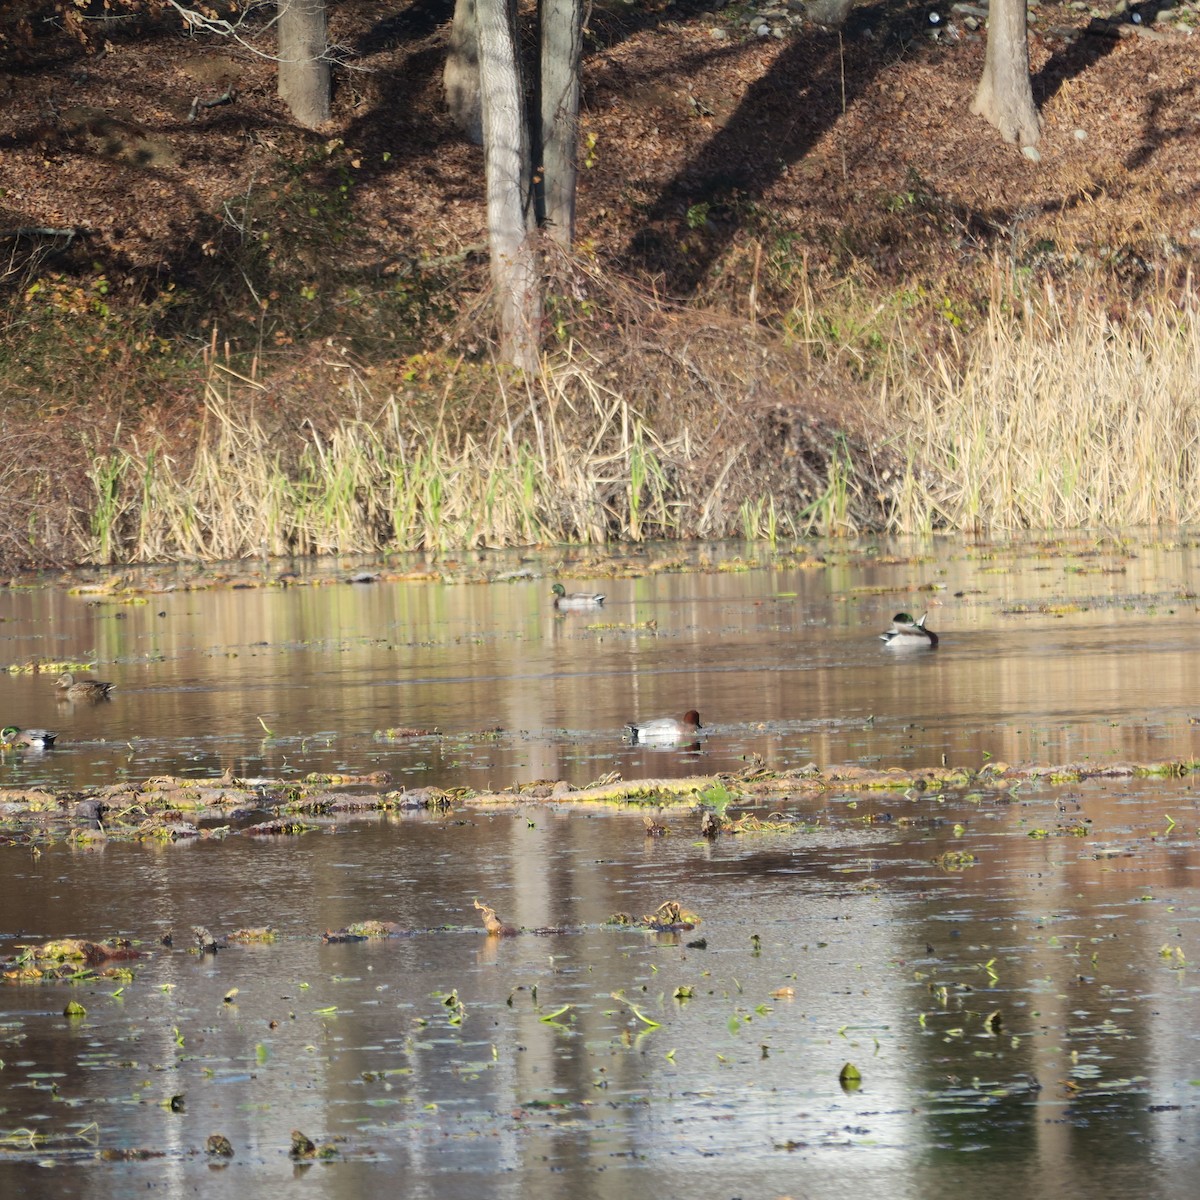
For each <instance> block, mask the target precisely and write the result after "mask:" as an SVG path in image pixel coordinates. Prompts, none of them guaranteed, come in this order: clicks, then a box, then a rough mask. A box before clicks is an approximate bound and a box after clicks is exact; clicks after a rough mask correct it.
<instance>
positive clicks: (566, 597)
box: [550, 583, 604, 612]
mask: <svg viewBox="0 0 1200 1200" xmlns="http://www.w3.org/2000/svg"><path fill="white" fill-rule="evenodd" d="M550 590H551V591H552V592H553V593H554V607H555V608H557V609H558V610H559V612H564V611H566V610H567V609H571V608H599V607H600V605H602V604H603V603H604V593H603V592H568V591H567V589H566V588H565V587H563V585H562V584H561V583H556V584H555V585H554V586H553V587H552V588H551V589H550Z"/></svg>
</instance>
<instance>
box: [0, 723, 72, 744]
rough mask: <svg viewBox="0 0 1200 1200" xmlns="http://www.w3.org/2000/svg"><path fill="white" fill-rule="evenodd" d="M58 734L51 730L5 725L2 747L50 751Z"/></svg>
mask: <svg viewBox="0 0 1200 1200" xmlns="http://www.w3.org/2000/svg"><path fill="white" fill-rule="evenodd" d="M56 737H58V734H57V733H51V732H50V730H49V729H18V728H17V726H16V725H5V727H4V728H3V729H0V745H3V746H33V747H34V748H35V749H38V750H49V749H50V747H51V746H53V745H54V739H55V738H56Z"/></svg>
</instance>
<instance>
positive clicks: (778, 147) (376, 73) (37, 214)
mask: <svg viewBox="0 0 1200 1200" xmlns="http://www.w3.org/2000/svg"><path fill="white" fill-rule="evenodd" d="M1198 7H1200V6H1197V5H1196V4H1185V5H1180V6H1177V7H1173V8H1170V9H1167V10H1165V11H1161V12H1160V11H1159V8H1160V6H1159V5H1140V6H1136V10H1135V9H1129V8H1126V7H1124V6H1123V7H1122V9H1121V10H1120V11H1116V10H1113V9H1110V8H1105V9H1091V8H1088V7H1087V6H1085V5H1082V4H1078V3H1077V4H1070V5H1058V4H1037V5H1034V6H1032V7H1031V9H1030V12H1031V38H1030V55H1031V66H1032V70H1033V73H1034V91H1035V97H1036V99H1037V102H1038V104H1039V106H1040V109H1041V112H1042V116H1043V121H1044V130H1043V138H1042V142H1041V146H1040V155H1041V157H1040V161H1037V162H1034V161H1031V160H1030V159H1029V158H1027V157H1025V156H1023V155H1022V154H1021V153H1020V152H1019V151H1018V150H1017V149H1016V148H1015V147H1013V146H1009V145H1006V144H1005V143H1004V142H1002V141H1001V140H1000V138H999V137H998V135H997V134H996V133H995V131H994V130H992V129H991V128H990V127H989V126H988V125H987V124H986V123H984V122H983V121H982V120H981V119H979V118H977V117H974V116H972V115H971V113H970V111H969V109H970V104H971V100H972V97H973V94H974V89H975V85H976V83H977V81H978V78H979V75H980V72H981V69H982V66H983V57H984V48H985V47H984V35H983V32H982V28H980V27H979V22H978V21H977V19H976V18H975V17H974V16H973V15H972V14H971V12H970V11H965V12H964V11H962V9H963V6H958V9H959V10H958V11H955V10H952V9H950V8H949V7H948V6H940V7H935V6H933V5H931V4H925V3H922V4H913V3H910V4H902V3H901V4H898V3H878V4H866V5H862V6H860V7H858V8H856V9H854V10H853V12H852V14H851V16H850V19H849V21H848V22H847V24H846V25H845V27H844V28H843V29H842V30H841V31H840V32H839V31H831V30H828V29H824V28H822V27H820V26H817V25H814V24H811V23H808V22H806V21H804V20H803V19H802V17H801V15H800V14H799V12H798V11H791V10H789V9H788V8H785V7H783V6H778V7H767V6H763V5H759V6H757V7H753V6H745V5H731V6H727V7H721V6H714V5H713V4H704V3H700V4H692V3H682V4H667V3H651V4H634V5H629V6H626V5H623V4H622V5H616V6H603V7H602V6H597V7H595V8H593V9H591V10H590V16H589V20H588V30H587V37H586V50H585V53H586V60H585V67H584V89H583V112H582V119H581V131H580V136H581V158H582V160H583V169H582V171H581V177H580V184H579V198H578V248H579V252H580V256H581V259H583V260H586V261H587V262H588V263H589V264H591V266H592V268H593V269H594V270H595V272H596V273H597V274H596V275H595V276H593V278H596V277H599V276H600V275H602V276H604V277H606V278H611V279H614V280H620V281H622V286H624V285H625V284H628V286H629V287H631V288H634V289H637V290H638V291H639V294H642V295H654V296H656V297H663V298H669V299H670V301H671V302H672V303H680V304H682V305H684V306H685V307H686V308H688V309H689V310H691V311H703V312H705V313H718V314H721V316H722V317H723V318H724V319H727V320H730V321H733V322H745V323H749V325H750V326H753V327H758V326H760V325H761V326H762V327H766V328H768V329H773V330H777V331H784V332H786V331H787V330H788V329H789V328H792V327H794V324H795V319H796V318H795V314H796V313H797V311H798V310H801V309H804V310H806V311H807V313H808V316H809V318H812V317H813V316H814V315H815V317H816V320H817V323H818V324H819V325H820V326H821V328H823V329H824V330H825V331H826V333H827V334H828V336H829V337H830V339H831V340H833V341H835V342H838V343H839V344H842V345H844V346H845V347H846V348H847V353H846V354H845V355H843V356H842V361H841V363H840V364H838V365H837V367H838V370H837V371H835V373H834V375H833V376H830V375H829V374H828V372H826V373H825V375H824V378H823V382H822V384H821V388H820V389H817V390H820V400H819V405H820V407H821V408H822V411H823V412H824V413H825V415H826V416H827V417H828V416H830V414H829V405H830V403H831V401H830V395H833V396H834V397H835V399H834V401H833V403H834V405H835V407H836V396H837V394H838V392H839V388H840V387H841V386H842V384H844V385H845V387H846V388H847V389H848V391H847V393H846V394H848V395H850V394H853V392H854V389H855V388H856V387H858V386H859V385H861V384H863V382H864V381H869V379H870V374H871V369H872V356H873V355H884V354H886V353H887V352H888V346H887V341H888V337H889V336H890V334H888V335H881V334H880V333H879V330H878V325H879V319H880V314H882V315H883V318H885V319H887V320H891V319H892V317H894V316H897V315H898V316H900V317H902V318H903V320H904V321H905V322H906V328H905V336H906V337H911V338H915V339H917V340H928V341H930V342H931V343H934V344H936V343H937V342H938V341H939V340H944V339H947V338H949V339H954V338H956V337H959V336H961V334H962V332H963V331H964V330H967V329H969V328H970V326H971V324H972V322H973V320H974V319H975V318H977V317H978V315H979V314H980V313H981V312H982V311H983V310H984V309H986V307H987V304H988V302H989V297H991V296H992V295H993V294H994V286H995V278H996V270H997V264H999V265H1000V267H1001V268H1002V269H1003V270H1004V271H1005V272H1008V273H1016V274H1022V273H1023V274H1024V275H1025V276H1026V277H1028V278H1031V279H1033V278H1036V279H1038V280H1050V279H1053V280H1055V281H1057V282H1058V285H1059V286H1064V287H1071V286H1076V285H1078V286H1081V287H1083V286H1086V287H1092V288H1100V289H1101V290H1103V291H1104V292H1105V293H1106V294H1107V295H1109V296H1110V298H1111V304H1112V306H1113V308H1114V310H1117V311H1120V310H1123V309H1127V308H1128V307H1129V306H1130V305H1132V304H1135V303H1136V301H1137V297H1138V295H1139V294H1140V293H1141V292H1142V291H1143V289H1146V288H1149V287H1155V288H1161V287H1170V286H1178V285H1179V284H1180V281H1181V280H1185V279H1186V278H1187V277H1188V273H1189V271H1190V269H1191V268H1192V266H1193V265H1194V264H1195V262H1196V260H1197V256H1198V255H1200V170H1198V168H1197V160H1196V146H1197V144H1198V139H1200V54H1198V53H1197V47H1198V42H1197V37H1200V15H1198ZM397 8H398V6H397V5H396V4H395V3H393V2H391V0H389V2H386V3H385V2H383V0H347V2H345V3H334V4H332V5H331V22H330V38H331V42H332V43H333V44H334V45H335V46H336V47H337V53H338V56H339V57H340V59H341V60H342V65H341V66H339V67H338V69H337V70H336V72H335V81H336V82H335V87H336V91H335V97H334V114H333V117H332V119H331V121H330V122H329V124H328V126H327V127H326V128H324V129H322V130H321V131H319V132H316V133H311V132H306V131H303V130H300V129H298V128H296V127H295V126H294V125H292V124H291V123H290V121H289V119H288V114H287V112H286V110H285V109H284V107H283V106H282V104H281V103H280V101H279V100H278V99H277V97H276V95H275V86H274V70H273V64H272V62H271V61H270V59H269V58H266V57H262V56H261V55H260V54H257V53H255V47H259V48H269V41H270V39H269V34H267V33H264V32H263V31H262V29H261V28H257V27H252V26H247V29H246V38H245V40H244V41H235V40H232V39H230V38H222V37H218V36H215V35H195V36H183V35H182V34H181V33H180V32H179V30H178V28H177V27H172V26H168V25H163V26H161V27H158V28H156V29H149V30H148V29H146V28H145V27H141V28H138V29H126V28H125V27H124V26H122V25H121V24H120V22H118V21H110V22H108V23H107V24H105V25H104V26H99V25H97V26H96V27H95V33H94V36H93V38H92V42H91V44H90V45H83V44H79V43H76V42H72V41H70V40H69V39H66V38H61V37H54V36H48V35H47V36H43V37H41V38H40V39H39V40H38V41H36V42H35V43H33V45H32V46H26V47H24V48H23V49H22V50H21V51H20V52H18V51H17V49H15V48H14V47H11V46H10V47H9V50H8V52H7V54H6V58H7V60H8V61H7V63H5V62H4V60H0V66H6V68H7V69H5V70H4V71H3V73H2V74H0V168H2V174H0V177H2V180H3V189H2V190H0V238H2V239H3V241H4V243H5V246H6V258H5V262H6V268H5V270H6V278H5V284H6V288H7V290H8V296H7V300H6V303H5V306H4V309H3V321H4V326H3V329H4V332H3V336H2V340H0V403H2V404H3V407H4V424H3V428H2V429H0V437H2V439H3V443H4V444H5V445H6V448H7V450H8V452H9V454H8V457H9V458H10V460H12V459H14V458H15V459H19V460H20V461H21V462H22V463H23V464H24V466H25V468H26V477H27V480H29V481H32V480H34V479H36V480H38V481H40V482H38V483H37V484H36V487H38V488H41V489H42V494H41V496H40V498H34V497H32V496H30V500H29V504H30V506H33V505H34V503H35V499H36V503H39V504H42V505H43V506H44V505H45V503H46V501H47V495H49V496H50V498H51V499H52V500H53V501H54V502H56V503H57V502H59V501H63V502H65V500H64V497H66V499H67V500H69V499H70V497H69V495H67V493H69V492H70V488H67V489H66V491H62V490H61V489H60V490H59V491H56V490H55V488H54V487H53V486H51V487H50V492H49V493H47V492H46V491H45V489H46V487H47V484H46V482H45V481H46V480H47V479H50V480H51V481H53V480H54V478H55V461H56V456H64V455H65V456H66V458H65V460H64V462H65V466H66V468H67V469H68V472H69V471H70V470H77V469H78V459H77V449H69V448H68V445H67V443H68V441H70V443H71V446H72V447H76V448H77V447H78V446H79V445H83V444H85V443H87V442H88V441H89V439H90V440H91V443H93V444H102V443H103V442H104V441H105V440H106V439H111V438H113V437H114V436H115V430H116V429H117V428H118V427H120V426H121V423H124V426H123V427H124V428H125V429H127V430H128V429H130V428H132V427H133V426H135V425H137V424H138V423H140V422H145V421H146V420H147V412H148V410H153V420H154V421H155V422H156V423H157V424H158V425H159V426H160V427H165V426H169V425H170V424H171V422H172V421H178V422H179V427H180V429H185V428H191V426H190V425H188V421H190V420H191V419H192V417H193V416H194V414H195V412H196V405H197V398H198V395H199V393H198V391H197V387H196V378H197V376H196V370H198V369H199V368H198V366H197V364H198V363H199V361H200V359H201V357H202V354H203V352H204V351H205V350H206V348H209V347H210V346H213V345H220V346H225V345H231V346H232V347H233V352H234V353H237V352H238V351H241V352H244V353H245V354H251V353H252V354H253V355H254V370H255V371H256V372H260V373H263V374H266V375H270V376H273V377H274V378H276V379H279V380H288V379H291V380H293V381H296V380H299V381H300V383H299V385H297V386H295V387H292V388H290V389H289V387H287V386H286V385H281V386H280V387H278V388H277V389H276V391H275V392H274V393H273V395H274V397H275V399H276V402H277V404H278V405H280V406H281V407H282V408H284V409H286V410H287V414H286V415H287V419H289V420H290V419H293V418H295V417H296V416H297V415H298V414H299V415H303V416H307V417H309V418H310V419H313V420H317V421H319V420H320V419H321V418H322V417H323V416H326V415H327V416H329V417H330V418H331V419H332V418H333V417H334V416H336V414H337V406H338V404H339V400H338V394H337V389H336V388H319V387H317V386H316V385H315V384H314V379H315V378H316V375H318V374H319V373H320V372H319V369H318V368H315V367H314V365H313V364H314V361H315V360H319V359H321V357H322V355H324V354H326V353H327V348H328V347H329V346H330V345H331V344H332V341H336V342H337V344H338V345H339V347H340V348H341V349H342V350H343V351H345V352H346V353H347V354H352V355H353V356H354V360H355V361H356V362H357V363H359V364H362V365H363V367H364V369H365V370H367V371H368V372H370V373H371V374H372V375H373V376H374V377H375V378H376V379H377V380H379V381H382V382H384V383H386V385H387V386H389V387H394V388H401V387H403V386H404V384H405V382H406V381H410V380H411V378H412V376H413V370H414V368H413V362H414V356H419V355H420V354H421V353H422V352H428V351H430V350H431V349H437V348H443V347H450V348H451V349H453V350H454V351H455V352H456V353H457V352H458V351H459V350H460V348H462V347H463V346H464V345H465V349H466V351H467V352H468V353H469V352H470V351H471V350H472V349H473V348H474V343H473V342H472V341H471V339H470V338H468V340H467V341H466V343H463V342H462V340H461V331H462V329H463V328H464V325H463V316H464V314H466V315H470V314H472V313H475V312H477V298H478V297H479V296H480V295H481V294H482V293H483V290H484V288H485V286H486V253H485V251H486V220H485V210H484V203H483V190H482V154H481V151H480V149H479V148H478V147H476V146H474V145H472V144H471V143H470V142H469V141H467V140H466V139H465V138H464V137H463V136H462V135H461V134H460V133H459V131H458V130H457V129H456V127H455V126H454V124H453V123H452V121H451V120H450V118H449V116H448V114H447V112H446V110H445V106H444V103H443V98H442V88H441V69H442V65H443V62H444V58H445V49H446V42H447V34H448V28H449V24H448V23H449V19H450V16H451V6H450V4H449V3H448V2H447V0H416V2H415V3H410V4H407V5H405V6H403V7H400V8H399V11H397ZM932 12H936V13H937V14H938V16H939V18H940V19H939V20H938V22H937V23H936V24H934V23H932V22H931V20H930V14H931V13H932ZM1135 16H1136V17H1138V18H1139V19H1140V20H1139V21H1137V22H1135V21H1134V19H1133V18H1134V17H1135ZM973 26H974V27H973ZM763 28H767V29H771V30H774V31H777V32H778V33H779V34H780V35H781V36H775V33H770V34H768V35H767V36H760V31H761V30H762V29H763ZM3 32H4V29H3V26H2V25H0V35H2V34H3ZM1193 34H1195V36H1193ZM553 318H554V314H553V312H551V314H550V320H551V321H552V320H553ZM616 324H617V325H618V326H619V324H620V323H619V322H617V323H616ZM730 328H731V329H736V328H737V326H736V324H735V325H731V326H730ZM736 336H737V335H736V334H735V335H734V338H735V339H736ZM455 338H458V339H459V340H457V341H456V340H455ZM331 339H332V341H331ZM184 360H187V361H188V362H189V363H190V366H189V367H188V369H184V367H183V366H182V364H183V362H184ZM314 372H315V374H314ZM838 372H840V376H839V375H838ZM669 382H670V381H669V380H666V381H662V385H663V387H666V388H669ZM131 392H136V393H137V394H136V395H131V394H130V393H131ZM790 392H791V394H789V395H787V396H785V397H782V398H783V399H785V400H786V401H787V402H789V403H802V402H803V401H804V398H805V395H806V394H809V393H806V385H805V383H804V382H803V381H795V382H794V383H793V385H792V387H791V389H790ZM811 394H815V391H814V392H813V393H811ZM814 403H815V401H814ZM831 419H833V420H834V423H836V413H834V414H832V418H831ZM847 420H849V418H847ZM31 425H35V426H36V437H32V436H30V435H29V427H30V426H31ZM68 433H69V434H70V438H68V437H67V434H68ZM60 465H62V464H60ZM16 486H17V487H18V490H19V489H20V487H22V486H24V487H26V490H27V491H28V489H29V488H30V487H34V486H35V485H34V484H33V483H32V482H27V483H26V484H21V483H20V481H19V480H18V482H17V484H16ZM85 490H86V489H85ZM3 515H4V517H5V522H6V523H9V524H11V522H12V520H13V518H11V517H10V516H9V515H8V514H3ZM19 541H20V539H17V540H16V541H11V542H10V543H9V544H8V545H6V546H5V547H4V548H3V550H2V551H0V556H2V557H3V558H5V559H6V560H7V561H9V562H14V561H19V560H21V559H22V557H24V558H26V559H34V560H36V559H37V558H38V557H39V556H40V557H43V558H46V559H49V560H54V559H55V558H58V559H62V558H64V557H67V556H69V551H68V549H67V547H66V544H65V543H64V544H61V545H58V546H55V545H54V539H53V536H52V535H51V533H50V531H49V529H48V528H42V529H41V530H40V531H39V532H38V534H37V536H36V537H34V538H33V539H32V541H31V542H30V544H31V545H32V544H36V546H38V547H40V549H39V550H37V551H36V552H32V553H23V552H22V551H21V549H20V546H19V545H18V542H19Z"/></svg>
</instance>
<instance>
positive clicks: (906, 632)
mask: <svg viewBox="0 0 1200 1200" xmlns="http://www.w3.org/2000/svg"><path fill="white" fill-rule="evenodd" d="M927 616H929V614H928V613H924V614H922V616H921V619H920V620H919V621H914V620H913V619H912V617H910V616H909V615H908V613H897V614H896V615H895V616H894V617H893V618H892V627H891V629H889V630H887V632H886V633H881V634H880V635H879V637H880V640H881V641H882V642H883V644H884V645H885V646H887V648H888V649H889V650H932V649H933V648H934V646H936V645H937V644H938V635H937V634H936V633H934V632H933V630H932V629H926V628H925V618H926V617H927Z"/></svg>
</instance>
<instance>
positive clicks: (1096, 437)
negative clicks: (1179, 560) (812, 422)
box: [882, 287, 1200, 532]
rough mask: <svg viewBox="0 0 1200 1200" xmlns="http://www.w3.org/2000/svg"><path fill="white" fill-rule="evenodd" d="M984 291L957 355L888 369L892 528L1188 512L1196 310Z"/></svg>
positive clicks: (1035, 523) (1193, 504)
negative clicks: (897, 444)
mask: <svg viewBox="0 0 1200 1200" xmlns="http://www.w3.org/2000/svg"><path fill="white" fill-rule="evenodd" d="M1012 299H1013V297H1012V296H1011V295H1008V296H1006V295H997V297H996V300H995V302H994V303H993V305H992V307H991V310H990V314H989V316H988V318H987V320H986V322H985V324H984V326H983V328H982V329H981V330H979V331H978V332H977V333H976V334H975V335H974V336H973V337H972V338H971V339H970V340H969V341H967V342H966V343H965V346H964V351H963V353H962V355H961V356H960V358H959V359H958V360H957V361H952V360H951V359H950V357H949V356H947V355H941V356H936V357H931V358H928V359H927V360H926V362H925V368H926V369H925V370H924V371H923V372H920V373H919V374H914V373H912V372H905V373H901V374H896V375H894V377H892V378H890V379H889V380H888V382H887V386H886V389H885V391H884V394H883V401H882V405H883V413H884V415H885V416H886V418H887V419H888V421H889V422H890V423H891V424H892V425H893V426H896V425H897V423H899V424H898V428H899V429H900V430H901V436H903V438H904V441H905V451H906V458H907V462H908V469H907V471H906V472H905V473H904V474H903V475H902V477H901V478H900V479H898V480H893V481H892V482H891V484H890V492H891V498H892V502H893V505H894V507H893V510H892V514H891V522H892V525H893V527H894V528H896V529H897V530H901V531H905V532H921V531H927V530H929V529H932V528H938V527H941V528H950V529H960V530H1013V529H1025V528H1050V527H1055V528H1081V527H1084V528H1086V527H1096V526H1104V525H1111V526H1118V527H1129V526H1145V525H1160V524H1167V525H1174V524H1188V523H1192V522H1195V521H1197V520H1200V457H1198V451H1197V443H1198V440H1200V391H1198V389H1197V386H1196V383H1197V380H1198V379H1200V312H1198V311H1197V307H1196V305H1195V303H1194V301H1193V300H1192V299H1190V289H1187V290H1185V291H1184V293H1183V300H1182V301H1180V300H1179V299H1178V298H1172V297H1170V296H1167V295H1160V296H1157V297H1154V298H1152V299H1149V300H1146V301H1144V302H1143V303H1141V304H1139V305H1137V306H1134V307H1131V308H1130V310H1129V311H1128V312H1126V313H1123V314H1121V315H1120V316H1117V315H1115V314H1113V313H1112V312H1110V311H1109V309H1108V307H1107V305H1106V303H1105V300H1104V298H1103V297H1102V296H1098V295H1088V296H1083V297H1071V296H1061V295H1058V294H1056V292H1055V291H1054V289H1053V288H1051V287H1045V288H1043V289H1042V290H1041V291H1039V292H1037V293H1035V294H1033V295H1032V296H1028V297H1025V298H1024V299H1023V301H1021V302H1018V303H1017V305H1016V306H1015V311H1014V305H1013V304H1011V303H1009V301H1010V300H1012Z"/></svg>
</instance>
